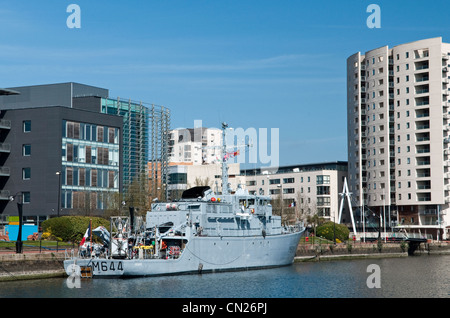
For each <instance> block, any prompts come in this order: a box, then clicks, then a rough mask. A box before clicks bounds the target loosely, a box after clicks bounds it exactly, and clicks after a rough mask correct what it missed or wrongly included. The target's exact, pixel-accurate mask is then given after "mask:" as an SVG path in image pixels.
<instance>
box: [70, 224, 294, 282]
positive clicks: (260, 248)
mask: <svg viewBox="0 0 450 318" xmlns="http://www.w3.org/2000/svg"><path fill="white" fill-rule="evenodd" d="M301 235H302V231H299V232H295V233H289V234H281V235H275V236H266V237H263V236H259V237H226V236H224V237H201V236H200V237H194V238H192V239H191V240H190V241H189V242H188V244H187V245H186V247H185V249H184V251H183V254H182V255H181V256H180V257H179V258H176V259H102V258H86V259H83V258H72V259H67V260H65V261H64V267H65V269H66V273H67V275H71V271H72V269H71V266H70V265H72V264H76V265H78V266H80V267H81V268H85V267H89V268H90V269H91V271H92V275H93V276H95V277H105V278H107V277H124V278H125V277H142V276H160V275H178V274H192V273H204V272H219V271H235V270H248V269H260V268H269V267H278V266H285V265H289V264H292V262H293V260H294V256H295V252H296V250H297V245H298V242H299V239H300V236H301Z"/></svg>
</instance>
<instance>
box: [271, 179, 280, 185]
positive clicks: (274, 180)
mask: <svg viewBox="0 0 450 318" xmlns="http://www.w3.org/2000/svg"><path fill="white" fill-rule="evenodd" d="M269 184H280V179H271V180H269Z"/></svg>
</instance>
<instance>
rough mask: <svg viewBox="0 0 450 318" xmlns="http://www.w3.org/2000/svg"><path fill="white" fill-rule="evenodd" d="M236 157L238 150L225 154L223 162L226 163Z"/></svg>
mask: <svg viewBox="0 0 450 318" xmlns="http://www.w3.org/2000/svg"><path fill="white" fill-rule="evenodd" d="M236 156H239V150H238V151H231V152H227V153H226V154H225V156H223V161H227V160H228V159H229V158H234V157H236Z"/></svg>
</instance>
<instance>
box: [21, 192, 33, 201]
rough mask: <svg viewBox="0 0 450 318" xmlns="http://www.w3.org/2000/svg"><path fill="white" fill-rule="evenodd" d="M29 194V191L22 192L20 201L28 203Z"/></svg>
mask: <svg viewBox="0 0 450 318" xmlns="http://www.w3.org/2000/svg"><path fill="white" fill-rule="evenodd" d="M30 199H31V195H30V192H22V203H24V204H28V203H30Z"/></svg>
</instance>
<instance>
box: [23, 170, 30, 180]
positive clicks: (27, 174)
mask: <svg viewBox="0 0 450 318" xmlns="http://www.w3.org/2000/svg"><path fill="white" fill-rule="evenodd" d="M30 177H31V168H23V169H22V180H30Z"/></svg>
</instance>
